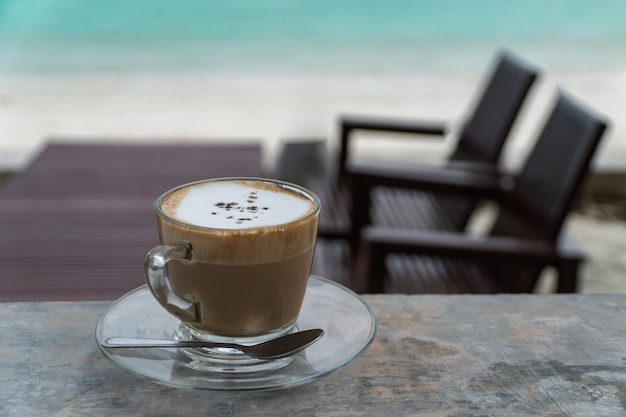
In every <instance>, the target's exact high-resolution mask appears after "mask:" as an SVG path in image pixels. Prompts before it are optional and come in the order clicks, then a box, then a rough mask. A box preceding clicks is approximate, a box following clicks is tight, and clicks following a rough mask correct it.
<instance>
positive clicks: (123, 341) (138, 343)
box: [102, 337, 236, 348]
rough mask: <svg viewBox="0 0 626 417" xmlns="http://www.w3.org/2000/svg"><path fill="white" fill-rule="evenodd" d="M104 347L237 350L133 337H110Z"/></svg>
mask: <svg viewBox="0 0 626 417" xmlns="http://www.w3.org/2000/svg"><path fill="white" fill-rule="evenodd" d="M102 346H104V347H107V348H185V347H188V348H199V347H204V348H215V347H233V348H236V346H233V345H230V344H225V343H215V342H201V341H197V340H189V341H186V340H165V339H137V338H133V337H110V338H108V339H106V340H105V341H104V342H102Z"/></svg>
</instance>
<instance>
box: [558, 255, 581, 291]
mask: <svg viewBox="0 0 626 417" xmlns="http://www.w3.org/2000/svg"><path fill="white" fill-rule="evenodd" d="M579 267H580V260H579V259H562V260H561V262H559V265H558V267H557V270H558V275H559V276H558V282H557V287H556V292H558V293H574V292H576V291H577V289H578V270H579Z"/></svg>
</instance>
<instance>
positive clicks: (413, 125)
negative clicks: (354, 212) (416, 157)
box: [338, 115, 450, 177]
mask: <svg viewBox="0 0 626 417" xmlns="http://www.w3.org/2000/svg"><path fill="white" fill-rule="evenodd" d="M449 125H450V123H449V122H442V121H416V120H409V119H398V118H381V117H371V116H355V115H343V116H341V117H340V118H339V139H340V153H339V171H338V172H339V176H340V177H342V176H343V174H344V173H345V164H346V161H347V160H348V154H349V151H350V143H349V140H350V133H352V131H354V130H373V131H383V132H398V133H413V134H419V135H428V137H438V138H443V137H444V135H445V134H446V133H447V131H448V130H449Z"/></svg>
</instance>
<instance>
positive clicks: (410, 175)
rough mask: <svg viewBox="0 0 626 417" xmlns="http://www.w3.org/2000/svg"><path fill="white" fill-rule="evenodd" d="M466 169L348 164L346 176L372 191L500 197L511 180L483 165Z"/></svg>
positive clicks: (467, 164)
mask: <svg viewBox="0 0 626 417" xmlns="http://www.w3.org/2000/svg"><path fill="white" fill-rule="evenodd" d="M463 165H464V166H465V169H448V168H447V167H423V166H422V167H407V166H401V165H397V164H396V165H389V164H383V163H378V164H377V163H359V164H348V166H347V167H346V172H347V173H348V174H349V177H350V181H351V183H352V185H353V187H355V189H357V188H359V189H362V190H364V191H367V192H368V193H369V191H370V190H371V188H373V187H376V186H389V187H400V188H409V189H416V190H424V191H433V192H446V193H454V194H457V195H459V194H461V195H470V196H480V197H497V196H499V195H500V193H501V192H502V191H504V190H506V189H508V187H509V186H510V183H509V178H508V177H504V176H501V175H500V173H499V171H498V170H497V169H487V167H486V166H485V165H484V164H476V165H475V166H474V168H475V169H470V167H471V166H472V164H470V163H466V164H463Z"/></svg>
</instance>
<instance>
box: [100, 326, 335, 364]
mask: <svg viewBox="0 0 626 417" xmlns="http://www.w3.org/2000/svg"><path fill="white" fill-rule="evenodd" d="M323 335H324V330H322V329H309V330H303V331H300V332H296V333H290V334H286V335H284V336H280V337H277V338H276V339H271V340H268V341H266V342H262V343H257V344H255V345H241V344H238V343H222V342H204V341H197V340H189V341H187V340H166V339H143V338H131V337H110V338H108V339H106V340H105V341H103V342H102V346H104V347H105V348H111V349H114V348H228V349H237V350H238V351H240V352H242V353H244V354H246V355H248V356H250V357H252V358H256V359H280V358H285V357H287V356H291V355H294V354H296V353H298V352H300V351H301V350H303V349H305V348H307V347H308V346H311V345H312V344H313V343H315V342H316V341H317V340H319V339H320V338H321V337H322V336H323Z"/></svg>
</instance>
